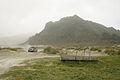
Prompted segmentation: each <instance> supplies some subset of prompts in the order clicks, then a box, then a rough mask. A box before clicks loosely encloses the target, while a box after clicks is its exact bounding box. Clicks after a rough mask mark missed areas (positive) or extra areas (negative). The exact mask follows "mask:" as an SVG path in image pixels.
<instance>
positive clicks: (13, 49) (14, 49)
mask: <svg viewBox="0 0 120 80" xmlns="http://www.w3.org/2000/svg"><path fill="white" fill-rule="evenodd" d="M19 49H22V48H10V47H6V48H0V50H11V51H17V50H19Z"/></svg>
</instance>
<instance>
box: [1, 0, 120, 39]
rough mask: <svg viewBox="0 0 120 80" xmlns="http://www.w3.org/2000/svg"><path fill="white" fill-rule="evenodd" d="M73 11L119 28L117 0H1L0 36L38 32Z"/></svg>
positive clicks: (119, 7)
mask: <svg viewBox="0 0 120 80" xmlns="http://www.w3.org/2000/svg"><path fill="white" fill-rule="evenodd" d="M74 14H77V15H78V16H80V17H81V18H83V19H85V20H91V21H94V22H98V23H101V24H103V25H105V26H107V27H114V28H116V29H120V16H119V15H120V0H0V37H2V36H12V35H17V34H22V33H31V32H40V31H41V30H42V29H43V28H44V26H45V23H47V22H49V21H56V20H59V19H60V18H62V17H65V16H72V15H74Z"/></svg>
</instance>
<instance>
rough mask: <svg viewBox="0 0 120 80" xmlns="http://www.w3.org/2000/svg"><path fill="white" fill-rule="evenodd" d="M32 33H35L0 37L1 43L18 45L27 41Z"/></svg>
mask: <svg viewBox="0 0 120 80" xmlns="http://www.w3.org/2000/svg"><path fill="white" fill-rule="evenodd" d="M31 35H34V33H24V34H19V35H15V36H9V37H0V45H18V44H22V43H24V42H25V41H27V40H28V39H29V37H31Z"/></svg>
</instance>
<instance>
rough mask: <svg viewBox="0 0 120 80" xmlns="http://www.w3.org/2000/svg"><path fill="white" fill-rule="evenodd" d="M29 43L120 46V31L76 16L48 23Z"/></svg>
mask: <svg viewBox="0 0 120 80" xmlns="http://www.w3.org/2000/svg"><path fill="white" fill-rule="evenodd" d="M28 43H29V44H42V45H108V44H120V31H119V30H116V29H114V28H107V27H105V26H104V25H101V24H98V23H95V22H92V21H87V20H84V19H82V18H80V17H79V16H77V15H74V16H70V17H64V18H62V19H60V20H59V21H56V22H52V21H50V22H48V23H47V24H46V26H45V29H44V30H43V31H42V32H40V33H38V34H36V35H35V36H33V37H31V38H30V39H29V40H28Z"/></svg>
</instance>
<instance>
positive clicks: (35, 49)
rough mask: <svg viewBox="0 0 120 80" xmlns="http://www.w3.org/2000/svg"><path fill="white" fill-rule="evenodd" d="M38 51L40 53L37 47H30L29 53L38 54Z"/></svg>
mask: <svg viewBox="0 0 120 80" xmlns="http://www.w3.org/2000/svg"><path fill="white" fill-rule="evenodd" d="M37 51H38V49H37V47H30V48H29V49H28V52H37Z"/></svg>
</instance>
